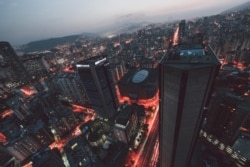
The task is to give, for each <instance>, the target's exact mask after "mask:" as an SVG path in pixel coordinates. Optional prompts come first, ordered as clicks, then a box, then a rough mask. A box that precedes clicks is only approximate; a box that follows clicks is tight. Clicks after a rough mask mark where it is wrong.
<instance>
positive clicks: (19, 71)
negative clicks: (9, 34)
mask: <svg viewBox="0 0 250 167" xmlns="http://www.w3.org/2000/svg"><path fill="white" fill-rule="evenodd" d="M0 67H1V68H2V69H3V71H4V73H5V75H7V78H6V79H5V81H3V82H4V83H5V84H7V86H8V87H10V88H12V87H17V86H20V85H23V84H25V83H27V82H29V81H30V80H31V77H30V75H29V73H28V71H27V70H26V69H25V67H24V66H23V64H22V62H21V61H20V59H19V58H18V56H17V54H16V52H15V51H14V49H13V48H12V47H11V45H10V44H9V43H8V42H0ZM3 82H2V83H3Z"/></svg>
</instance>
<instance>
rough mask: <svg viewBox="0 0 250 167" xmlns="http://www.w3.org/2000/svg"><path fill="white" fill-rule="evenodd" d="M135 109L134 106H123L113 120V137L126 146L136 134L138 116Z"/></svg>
mask: <svg viewBox="0 0 250 167" xmlns="http://www.w3.org/2000/svg"><path fill="white" fill-rule="evenodd" d="M135 109H136V108H135V106H134V105H123V106H121V110H120V112H119V115H118V116H117V118H116V119H115V125H114V128H113V129H114V135H115V137H116V138H117V139H118V140H119V141H121V142H123V143H126V144H131V143H130V142H131V139H132V137H134V136H135V134H136V132H137V127H138V116H137V113H136V111H135Z"/></svg>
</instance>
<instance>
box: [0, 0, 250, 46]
mask: <svg viewBox="0 0 250 167" xmlns="http://www.w3.org/2000/svg"><path fill="white" fill-rule="evenodd" d="M247 1H248V0H240V1H237V2H235V1H233V0H230V1H228V0H223V1H220V2H218V1H215V0H211V1H209V2H203V3H200V2H199V1H197V0H190V1H188V2H187V1H186V2H184V1H183V0H176V1H174V2H173V1H172V2H169V1H162V0H157V1H152V0H150V1H147V3H145V2H144V1H141V0H140V1H135V2H133V1H122V2H118V1H114V0H108V1H105V2H104V1H103V2H102V1H97V0H94V1H80V0H76V1H74V3H72V2H70V1H66V0H63V1H47V0H45V1H36V0H35V1H31V0H26V1H23V0H19V1H17V0H10V1H7V0H0V19H1V25H2V26H1V27H0V39H1V40H4V41H9V42H10V43H11V44H13V45H14V46H17V45H21V44H25V43H28V42H30V41H36V40H41V39H48V38H53V37H59V36H66V35H74V34H80V33H82V32H92V33H100V32H105V31H108V30H110V29H111V30H112V28H117V27H119V26H122V25H126V24H129V23H138V22H143V21H146V22H164V21H173V20H178V19H188V18H194V17H202V16H208V15H214V14H218V13H220V12H222V11H224V10H227V9H230V8H232V7H235V6H237V5H240V4H242V3H244V2H247Z"/></svg>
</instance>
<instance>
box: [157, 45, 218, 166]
mask: <svg viewBox="0 0 250 167" xmlns="http://www.w3.org/2000/svg"><path fill="white" fill-rule="evenodd" d="M219 67H220V63H219V61H218V59H217V57H216V55H215V53H214V52H213V50H212V49H211V47H210V46H209V45H207V46H205V47H203V46H202V45H200V44H183V45H179V46H174V47H173V48H172V50H170V51H168V53H167V54H166V56H165V57H164V58H163V59H162V61H161V64H160V139H159V140H160V145H161V147H160V166H164V167H180V166H181V167H186V166H189V164H190V160H191V156H192V152H193V150H194V145H195V143H196V139H197V135H198V130H199V127H200V123H201V118H202V112H203V108H204V107H205V105H206V102H207V100H208V98H209V96H210V93H211V87H212V85H213V81H214V79H215V77H216V75H217V73H218V70H219Z"/></svg>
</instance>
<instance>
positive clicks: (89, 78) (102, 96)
mask: <svg viewBox="0 0 250 167" xmlns="http://www.w3.org/2000/svg"><path fill="white" fill-rule="evenodd" d="M76 68H77V72H78V75H79V76H80V79H81V81H82V83H83V86H84V88H85V91H86V93H87V96H88V98H89V101H90V104H91V105H92V107H93V109H94V110H95V111H96V113H97V114H98V115H100V116H102V117H111V116H112V115H113V114H114V113H115V112H116V110H117V108H118V105H119V103H118V99H117V96H116V92H115V85H114V82H113V78H112V73H111V72H110V70H109V68H110V67H109V63H108V61H107V59H106V57H102V56H95V57H91V58H89V59H86V60H84V61H81V62H79V63H77V65H76Z"/></svg>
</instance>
